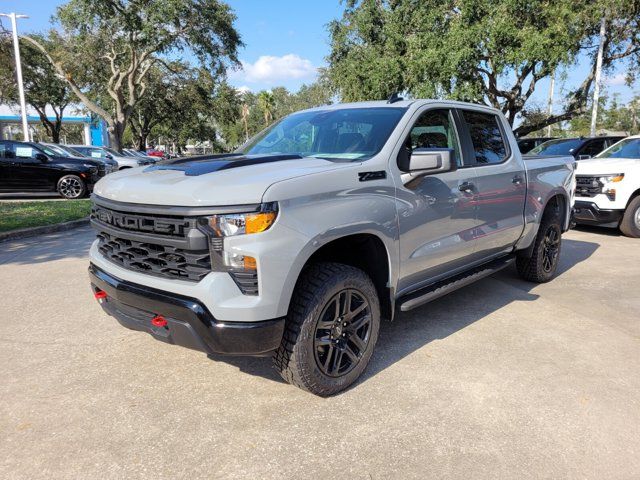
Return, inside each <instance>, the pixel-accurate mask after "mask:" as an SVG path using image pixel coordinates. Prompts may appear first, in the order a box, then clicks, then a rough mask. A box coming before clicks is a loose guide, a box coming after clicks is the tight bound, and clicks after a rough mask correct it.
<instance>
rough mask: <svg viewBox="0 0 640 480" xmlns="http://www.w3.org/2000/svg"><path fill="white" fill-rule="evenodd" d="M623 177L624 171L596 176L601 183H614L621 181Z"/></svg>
mask: <svg viewBox="0 0 640 480" xmlns="http://www.w3.org/2000/svg"><path fill="white" fill-rule="evenodd" d="M623 178H624V173H614V174H611V175H605V176H603V177H600V178H598V180H600V182H601V183H615V182H621V181H622V179H623Z"/></svg>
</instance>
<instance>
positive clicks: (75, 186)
mask: <svg viewBox="0 0 640 480" xmlns="http://www.w3.org/2000/svg"><path fill="white" fill-rule="evenodd" d="M57 190H58V193H59V194H60V195H62V196H63V197H64V198H66V199H68V200H74V199H76V198H82V197H84V196H85V195H86V193H87V185H86V184H85V183H84V180H82V179H81V178H80V177H78V176H77V175H65V176H64V177H62V178H61V179H60V180H58V188H57Z"/></svg>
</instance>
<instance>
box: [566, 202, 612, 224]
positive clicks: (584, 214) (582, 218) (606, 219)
mask: <svg viewBox="0 0 640 480" xmlns="http://www.w3.org/2000/svg"><path fill="white" fill-rule="evenodd" d="M623 213H624V211H623V210H606V209H601V208H599V207H598V205H596V204H595V203H593V202H581V201H577V202H576V203H575V206H574V213H573V219H574V221H575V222H576V223H578V224H585V225H603V224H616V225H617V224H618V223H620V220H621V219H622V215H623Z"/></svg>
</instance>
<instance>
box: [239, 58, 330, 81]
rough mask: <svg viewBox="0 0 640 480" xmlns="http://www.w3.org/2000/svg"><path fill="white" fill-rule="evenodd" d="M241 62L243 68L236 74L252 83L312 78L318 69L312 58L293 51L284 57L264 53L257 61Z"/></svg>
mask: <svg viewBox="0 0 640 480" xmlns="http://www.w3.org/2000/svg"><path fill="white" fill-rule="evenodd" d="M241 63H242V70H239V71H237V72H235V73H234V76H236V77H237V78H240V79H242V80H244V81H246V82H250V83H255V82H274V81H282V80H299V79H311V78H313V77H315V76H316V74H317V71H318V69H317V67H314V66H313V64H312V63H311V60H308V59H306V58H302V57H300V56H299V55H295V54H293V53H289V54H288V55H283V56H282V57H275V56H273V55H263V56H261V57H260V58H258V60H256V61H255V63H250V62H244V61H242V62H241Z"/></svg>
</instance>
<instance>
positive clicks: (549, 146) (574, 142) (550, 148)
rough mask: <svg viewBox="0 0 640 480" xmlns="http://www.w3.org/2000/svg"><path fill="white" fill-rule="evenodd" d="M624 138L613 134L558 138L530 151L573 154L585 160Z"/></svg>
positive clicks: (533, 152) (540, 153) (537, 153)
mask: <svg viewBox="0 0 640 480" xmlns="http://www.w3.org/2000/svg"><path fill="white" fill-rule="evenodd" d="M623 138H624V137H613V136H610V137H576V138H557V139H555V140H549V141H547V142H544V143H542V144H540V145H538V146H537V147H536V148H534V149H533V150H531V151H530V152H529V153H530V154H533V155H573V158H575V159H576V160H583V159H585V158H591V157H594V156H596V155H597V154H599V153H600V152H602V151H603V150H605V149H606V148H609V147H610V146H611V145H613V144H614V143H616V142H619V141H620V140H622V139H623Z"/></svg>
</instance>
